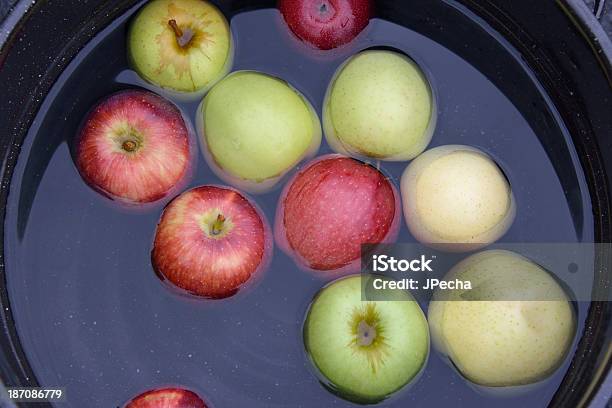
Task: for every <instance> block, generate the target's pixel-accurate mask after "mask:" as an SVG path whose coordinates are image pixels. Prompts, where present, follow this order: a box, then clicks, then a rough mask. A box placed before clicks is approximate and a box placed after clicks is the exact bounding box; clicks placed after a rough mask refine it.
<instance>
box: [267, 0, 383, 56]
mask: <svg viewBox="0 0 612 408" xmlns="http://www.w3.org/2000/svg"><path fill="white" fill-rule="evenodd" d="M278 8H279V9H280V12H281V13H282V15H283V18H284V19H285V21H286V22H287V25H288V26H289V28H290V29H291V31H293V33H294V34H295V35H296V36H298V37H299V38H300V39H301V40H302V41H304V42H306V43H308V44H310V45H312V46H314V47H316V48H319V49H322V50H329V49H332V48H336V47H338V46H340V45H342V44H346V43H348V42H349V41H351V40H352V39H353V38H355V37H356V36H357V34H359V33H360V32H361V31H362V30H363V29H364V28H365V26H367V25H368V22H369V21H370V16H371V15H372V9H373V6H372V1H371V0H279V2H278Z"/></svg>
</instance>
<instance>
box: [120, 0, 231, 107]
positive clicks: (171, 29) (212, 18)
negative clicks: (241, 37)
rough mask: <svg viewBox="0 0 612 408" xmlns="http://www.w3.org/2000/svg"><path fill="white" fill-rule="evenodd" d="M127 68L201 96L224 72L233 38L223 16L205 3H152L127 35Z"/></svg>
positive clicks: (166, 86)
mask: <svg viewBox="0 0 612 408" xmlns="http://www.w3.org/2000/svg"><path fill="white" fill-rule="evenodd" d="M127 45H128V55H129V58H130V61H131V64H132V66H133V67H134V69H135V70H136V72H138V74H139V75H140V76H141V77H142V78H144V79H145V80H146V81H148V82H150V83H152V84H154V85H157V86H159V87H161V88H164V89H166V90H170V91H175V92H178V93H194V95H202V94H203V93H204V92H206V90H208V89H209V88H210V87H211V86H212V85H213V84H214V83H215V82H217V81H218V80H219V79H221V78H223V77H224V76H225V75H227V73H228V72H229V70H230V68H231V65H232V62H233V45H232V34H231V31H230V28H229V25H228V22H227V20H226V19H225V17H224V16H223V14H222V13H221V12H220V11H219V10H218V9H217V8H216V7H215V6H213V5H212V4H210V3H208V2H206V1H204V0H152V1H150V2H148V3H147V4H146V5H145V6H144V7H143V8H142V9H141V10H140V11H139V12H138V14H137V15H136V17H135V18H134V20H133V21H132V23H131V25H130V28H129V33H128V40H127Z"/></svg>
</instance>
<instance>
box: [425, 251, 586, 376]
mask: <svg viewBox="0 0 612 408" xmlns="http://www.w3.org/2000/svg"><path fill="white" fill-rule="evenodd" d="M445 279H446V280H454V279H459V280H468V281H471V286H472V288H473V289H471V290H467V289H466V290H453V291H449V290H436V291H435V292H434V295H433V298H432V301H431V302H430V304H429V316H428V317H429V325H430V330H431V335H432V340H433V343H434V346H435V348H436V349H437V350H438V351H439V352H440V353H441V354H442V355H443V356H445V357H447V358H448V359H449V360H450V361H451V362H452V364H453V365H454V366H455V367H456V368H457V370H458V371H459V372H460V373H461V374H463V375H464V376H465V377H466V378H467V379H468V380H469V381H471V382H473V383H475V384H478V385H481V386H486V387H513V386H523V385H527V384H532V383H536V382H539V381H542V380H544V379H545V378H547V377H548V376H550V375H551V374H552V373H553V372H554V371H555V370H556V369H557V368H558V367H559V366H560V365H561V363H562V362H563V360H564V359H565V357H566V355H567V352H568V350H569V347H570V345H571V344H572V341H573V339H574V335H575V333H576V319H575V314H574V310H573V307H572V305H571V304H570V302H569V298H568V296H567V294H566V293H565V291H564V290H563V288H562V287H561V286H560V285H559V284H558V283H557V281H556V280H555V278H553V277H552V276H551V275H550V274H549V273H548V272H547V271H546V270H544V269H543V268H542V267H540V266H539V265H537V264H536V263H534V262H532V261H531V260H529V259H527V258H525V257H523V256H521V255H519V254H517V253H515V252H511V251H506V250H490V251H483V252H479V253H477V254H475V255H472V256H469V257H468V258H466V259H464V260H463V261H461V262H459V263H458V264H457V265H456V266H454V267H453V268H452V269H451V270H450V271H449V273H448V274H447V276H446V277H445Z"/></svg>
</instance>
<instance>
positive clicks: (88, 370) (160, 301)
mask: <svg viewBox="0 0 612 408" xmlns="http://www.w3.org/2000/svg"><path fill="white" fill-rule="evenodd" d="M423 3H424V4H431V5H432V6H431V7H437V8H438V9H439V8H443V9H444V10H445V12H446V13H449V14H448V15H449V16H451V15H452V16H454V17H453V18H458V19H461V21H462V22H463V24H465V27H472V28H474V29H478V30H481V31H482V38H481V41H483V42H485V43H487V44H489V46H490V47H491V48H492V49H497V50H498V51H499V52H503V53H505V54H504V55H505V58H506V59H507V60H508V61H511V63H504V66H503V73H502V71H501V68H502V67H500V74H499V75H489V76H485V75H484V74H482V73H481V72H480V71H479V70H478V69H476V68H475V67H474V66H473V64H471V63H468V62H467V61H466V60H465V59H463V58H462V56H461V55H458V54H457V53H454V52H451V51H450V50H449V49H448V48H446V47H445V45H444V41H443V39H444V38H445V37H444V36H446V37H447V38H448V41H449V42H453V43H456V42H457V41H458V39H457V35H460V34H457V33H454V32H453V31H452V30H451V29H450V27H443V28H446V32H444V31H443V30H440V32H441V33H442V34H440V36H438V42H435V41H433V40H431V39H429V38H428V37H426V36H423V35H421V34H419V30H420V28H421V26H422V25H423V24H424V23H423V21H421V20H418V19H416V18H415V20H414V21H411V20H410V19H409V17H406V21H404V24H405V25H406V26H408V27H410V28H405V27H402V26H400V25H397V24H395V23H391V22H389V21H386V20H384V19H375V20H373V21H372V23H371V24H370V26H369V28H368V29H367V31H366V32H365V33H364V35H362V36H360V37H359V38H358V40H357V41H356V42H355V43H354V44H352V45H351V46H349V47H347V48H343V49H341V50H336V51H333V52H332V53H330V54H326V56H325V57H316V58H313V57H312V56H309V55H308V52H307V51H306V49H305V48H303V47H302V46H300V45H299V44H297V43H296V42H295V41H294V40H293V38H291V37H289V36H288V35H287V33H286V32H285V31H284V29H283V27H282V24H281V19H280V17H279V14H278V13H277V11H275V10H271V9H264V10H253V11H249V12H244V13H240V14H237V15H235V16H233V17H232V19H231V24H232V29H233V31H234V35H235V40H236V60H235V66H234V69H256V70H261V71H265V72H268V73H271V74H274V75H277V76H280V77H282V78H284V79H286V80H287V81H289V82H290V83H291V84H292V85H293V86H295V87H296V88H298V89H299V90H300V91H302V92H303V93H304V94H305V95H306V96H307V97H308V98H309V99H310V100H311V102H312V103H313V105H314V106H315V108H316V109H317V111H319V112H320V111H321V103H322V100H323V96H324V93H325V89H326V87H327V84H328V81H329V80H330V78H331V77H332V75H333V73H334V71H335V69H336V67H337V66H338V65H339V64H340V63H341V62H342V61H343V60H345V59H346V58H347V57H348V56H350V55H351V54H353V53H354V52H356V51H358V50H360V49H364V48H368V47H372V46H381V45H386V46H393V47H396V48H398V49H400V50H402V51H404V52H406V53H408V54H409V55H411V56H412V57H414V58H415V59H416V60H417V61H418V62H419V63H421V64H422V65H423V67H424V69H425V70H426V71H427V72H428V74H429V75H430V76H431V77H432V79H433V84H434V87H435V90H436V93H437V98H438V110H439V119H438V125H437V129H436V131H435V134H434V137H433V141H432V144H431V145H430V147H434V146H437V145H442V144H449V143H454V144H457V143H459V144H470V145H474V146H477V147H479V148H481V149H483V150H485V151H487V152H488V153H490V154H491V155H492V156H493V157H495V158H496V159H497V160H498V161H499V163H500V165H501V166H502V167H503V169H504V171H505V172H506V173H507V175H508V178H509V179H510V182H511V184H512V187H513V189H514V192H515V195H516V199H517V205H518V213H517V218H516V221H515V222H514V225H513V226H512V228H511V229H510V231H509V232H508V233H507V234H506V236H505V237H504V238H503V241H506V242H579V241H586V242H588V241H592V235H593V231H592V224H593V220H592V218H591V215H590V214H591V209H590V201H589V198H588V195H587V190H586V188H585V184H584V180H583V175H582V173H581V170H580V169H579V167H578V165H577V159H576V155H575V153H574V151H573V148H572V147H571V146H570V147H566V144H568V143H569V136H568V135H567V134H566V133H565V131H564V130H563V127H562V126H561V125H560V124H559V123H558V120H557V119H556V116H555V114H554V112H553V111H552V110H551V108H550V106H549V105H548V104H547V103H546V98H545V97H544V96H540V97H538V98H531V97H530V98H524V99H521V98H514V102H513V101H511V100H510V99H509V98H508V97H507V96H506V94H508V93H517V91H518V93H523V94H525V95H531V94H533V95H539V90H538V89H539V88H538V85H537V84H536V83H535V82H533V81H532V80H531V79H530V73H529V72H528V71H526V70H525V69H524V67H523V65H522V63H521V62H520V59H519V58H518V57H517V58H515V57H514V56H513V55H512V51H511V50H507V51H504V50H505V45H503V44H502V43H500V42H499V40H498V39H496V38H495V37H494V36H490V35H489V34H487V33H486V32H485V31H484V29H480V28H479V27H476V26H478V25H479V24H480V23H479V22H478V21H477V20H476V19H473V18H472V17H470V16H466V15H463V14H462V13H464V12H463V11H462V10H460V9H457V8H455V7H454V6H449V5H446V4H444V3H440V2H437V1H431V2H429V3H427V2H423ZM126 19H127V16H126V17H125V18H123V19H121V20H120V21H117V22H116V23H114V24H113V25H112V26H111V27H109V28H108V29H106V30H105V31H104V32H102V33H101V34H99V35H98V36H97V37H96V38H95V39H94V41H93V42H92V43H90V44H89V45H88V46H87V47H86V48H85V49H84V50H83V51H82V52H81V53H80V54H79V56H78V57H77V58H76V60H75V61H73V63H72V64H71V65H70V67H69V69H68V70H67V71H66V72H65V73H64V74H63V75H62V77H61V78H60V80H59V82H58V83H57V84H56V85H55V87H54V88H53V91H52V92H51V94H50V95H49V97H48V98H47V100H46V101H45V103H44V105H43V108H42V110H41V112H39V114H38V116H37V118H36V121H35V123H34V125H33V127H32V129H31V131H30V133H29V135H28V138H27V140H26V142H25V145H24V146H23V150H22V154H21V157H20V160H19V163H18V166H17V169H16V170H15V175H14V178H13V184H12V186H11V194H10V197H9V204H8V205H9V207H8V212H7V218H6V223H7V225H6V236H5V237H4V239H5V243H6V251H7V252H6V261H7V275H8V285H9V293H10V299H11V305H12V308H13V313H14V316H15V320H16V322H17V329H18V332H19V335H20V339H21V341H22V344H23V347H24V349H25V352H26V354H27V357H28V359H29V361H30V363H31V365H32V367H33V369H34V371H35V373H36V375H37V378H38V380H39V381H40V382H41V384H42V385H43V386H63V387H66V388H67V396H68V402H69V404H66V405H62V406H71V407H112V406H117V405H122V404H123V403H124V402H125V401H126V400H128V399H129V398H131V397H132V396H134V395H136V394H138V393H140V392H142V391H144V390H146V389H149V388H152V387H159V386H163V385H174V384H177V385H183V386H186V387H189V388H191V389H193V390H195V391H197V392H198V393H200V394H201V395H202V396H204V397H205V398H206V399H207V400H208V401H209V402H210V403H211V404H212V405H213V406H214V407H218V408H219V407H251V408H256V407H271V406H278V407H329V406H338V407H348V406H352V404H351V403H348V402H345V401H343V400H341V399H338V398H336V397H334V396H333V395H331V394H330V393H329V392H327V391H326V390H325V389H324V388H323V387H322V386H321V385H320V384H319V383H318V382H317V380H316V378H315V377H314V376H313V375H312V374H311V372H310V366H309V363H308V362H307V360H306V357H305V354H304V351H303V344H302V340H301V325H302V319H303V316H304V313H305V311H306V308H307V306H308V304H309V302H310V301H311V299H312V297H313V296H314V294H315V293H316V292H317V290H318V289H319V288H320V287H321V286H322V285H323V284H324V283H325V282H326V280H325V279H319V278H317V277H313V276H311V275H309V274H307V273H305V272H302V271H300V270H298V269H297V268H296V267H295V266H294V264H293V262H292V261H291V260H290V259H289V258H287V257H286V256H285V255H284V254H282V253H281V252H280V251H279V250H276V251H275V254H274V258H273V261H272V264H271V267H270V269H269V271H268V272H267V274H266V275H265V277H264V278H263V280H262V281H261V283H260V284H259V285H258V286H256V287H255V288H253V289H252V290H251V291H249V292H248V293H242V294H240V295H239V296H237V297H235V298H230V299H228V300H224V301H196V300H193V299H185V298H182V297H179V296H177V295H176V294H174V293H171V292H170V291H168V290H167V288H166V287H165V286H164V285H162V284H161V283H160V281H159V279H158V278H157V277H156V275H155V274H154V272H153V269H152V267H151V265H150V249H151V242H152V239H153V234H154V230H155V226H156V222H157V220H158V217H159V215H160V212H161V209H162V205H161V204H160V205H157V206H155V207H153V208H149V209H148V210H147V211H145V212H134V211H125V210H121V209H119V208H117V206H116V205H114V204H113V203H111V202H110V201H109V200H106V199H104V198H102V197H101V196H99V195H98V194H97V193H95V192H94V191H92V190H91V189H90V188H89V187H87V186H86V185H85V184H84V183H83V181H82V180H81V178H80V176H79V175H78V173H77V171H76V168H75V166H74V164H73V161H72V159H71V156H70V149H69V142H70V140H71V138H72V137H73V135H74V134H75V132H76V130H77V128H78V125H79V122H80V121H81V119H82V117H83V115H84V114H85V113H86V111H87V110H88V109H89V108H90V107H91V105H92V104H94V103H95V102H96V101H97V100H98V99H100V98H101V97H104V96H105V95H107V94H109V93H110V92H112V91H115V90H118V89H121V88H125V87H128V86H133V85H128V84H126V82H127V83H132V84H134V83H138V81H137V77H136V76H135V74H133V73H131V72H129V71H127V62H126V57H125V44H124V38H125V21H126ZM466 41H467V39H466ZM468 49H469V44H468V43H466V52H467V50H468ZM455 51H456V50H455ZM472 51H473V50H472ZM482 52H483V55H482V58H483V60H484V59H487V58H494V57H492V56H491V55H489V54H486V52H487V51H486V49H484V48H483V51H482ZM489 78H493V80H491V79H489ZM513 87H519V88H520V89H518V90H517V89H514V91H512V88H513ZM502 90H503V91H502ZM180 106H181V107H182V108H183V109H184V111H185V112H186V113H187V114H188V115H189V116H190V117H191V118H192V119H193V117H194V112H195V108H196V106H197V102H196V103H191V104H180ZM535 128H537V129H538V135H536V133H535V132H534V130H533V129H535ZM550 140H554V143H549V142H547V141H550ZM545 146H546V147H545ZM327 151H329V149H328V147H327V146H326V145H325V144H324V145H323V146H322V149H321V151H320V153H324V152H327ZM553 160H554V162H555V166H556V169H557V170H555V166H553V164H552V163H553ZM405 166H406V163H382V167H383V168H384V170H385V172H386V173H387V174H390V175H392V177H393V180H394V182H395V183H396V185H397V182H398V179H399V177H400V175H401V172H402V171H403V169H404V168H405ZM207 183H220V181H219V180H218V179H217V178H216V177H215V176H214V175H213V174H212V172H211V171H210V170H209V169H208V168H207V166H206V164H205V162H204V160H203V159H202V158H201V156H200V157H199V161H198V164H197V169H196V172H195V177H194V179H193V180H192V182H191V185H192V186H195V185H201V184H207ZM255 199H256V200H257V202H258V204H259V205H260V206H261V207H262V209H263V210H264V211H265V213H266V214H267V216H268V219H269V220H272V219H273V213H274V210H275V207H276V202H277V200H278V191H273V192H271V193H268V194H265V195H260V196H256V197H255ZM413 241H414V240H413V238H412V237H411V236H410V234H409V232H408V230H407V228H406V226H405V225H402V229H401V235H400V239H399V242H413ZM585 278H589V279H590V277H585ZM422 306H423V308H424V309H425V310H426V304H423V305H422ZM587 306H588V304H579V305H578V309H579V314H578V319H579V321H578V328H579V331H581V330H582V327H583V322H584V319H585V317H586V312H587ZM566 367H567V362H566V364H565V365H564V366H563V367H562V368H561V369H560V370H559V371H558V372H557V373H556V374H555V375H554V376H553V377H552V378H551V379H550V380H549V381H548V382H547V383H546V384H544V385H543V386H542V387H541V388H539V389H538V390H536V391H535V392H532V393H529V394H527V395H524V396H521V397H515V398H504V399H496V398H494V397H491V396H484V395H482V394H479V393H478V392H476V391H475V390H473V389H472V388H470V387H469V386H468V385H466V383H465V382H464V381H463V380H462V379H461V377H459V376H458V375H457V374H456V373H455V372H453V370H451V369H450V368H449V367H448V366H447V365H446V364H444V363H443V361H442V360H441V359H440V358H439V356H438V355H436V354H435V352H432V354H431V355H430V358H429V362H428V365H427V368H426V370H425V371H424V374H423V376H422V378H421V379H420V381H419V382H417V383H416V384H415V385H414V386H413V387H412V388H410V389H409V390H405V391H402V392H401V393H399V394H398V395H397V396H395V397H394V398H392V399H391V400H389V401H387V402H386V403H384V404H381V405H383V406H389V407H407V406H411V407H420V406H428V407H429V406H442V405H446V404H452V405H453V406H457V407H472V406H476V405H493V404H495V405H496V406H500V407H502V406H507V407H511V406H512V407H514V406H525V407H526V406H534V407H535V406H544V405H546V404H547V402H548V401H549V400H550V398H551V396H552V394H553V393H554V391H555V390H556V388H557V387H558V384H559V383H560V381H561V377H562V374H563V372H564V370H565V368H566Z"/></svg>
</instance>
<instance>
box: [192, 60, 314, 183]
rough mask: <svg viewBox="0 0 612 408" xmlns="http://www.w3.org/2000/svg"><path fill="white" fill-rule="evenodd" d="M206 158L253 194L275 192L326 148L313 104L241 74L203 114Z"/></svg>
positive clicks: (212, 96)
mask: <svg viewBox="0 0 612 408" xmlns="http://www.w3.org/2000/svg"><path fill="white" fill-rule="evenodd" d="M197 124H198V133H199V134H200V138H201V142H202V146H203V151H204V156H205V158H206V161H207V162H208V164H209V166H210V167H211V168H212V169H213V171H214V172H215V173H216V174H217V175H218V176H219V177H220V178H221V179H223V180H224V181H225V182H227V183H229V184H232V185H234V186H236V187H238V188H241V189H244V190H247V191H251V192H264V191H267V190H269V189H271V188H272V187H273V186H274V185H275V184H276V183H277V182H278V181H279V179H280V178H281V177H282V176H283V175H284V174H285V173H287V172H288V171H289V170H291V169H292V168H293V167H294V166H295V165H296V164H298V163H299V162H300V161H301V160H302V159H304V158H308V157H311V156H313V155H314V154H315V153H316V152H317V150H318V149H319V146H320V144H321V124H320V123H319V118H318V116H317V114H316V113H315V111H314V109H313V107H312V105H311V104H310V103H309V102H308V100H306V98H305V97H304V96H302V95H301V94H300V93H299V92H298V91H297V90H295V89H293V88H292V87H291V86H289V85H288V84H287V83H286V82H284V81H282V80H280V79H278V78H275V77H272V76H270V75H266V74H262V73H259V72H254V71H238V72H234V73H232V74H231V75H229V76H228V77H227V78H225V79H223V80H222V81H221V82H219V83H218V84H217V85H216V86H215V87H214V88H213V89H211V91H210V92H209V93H208V95H206V98H204V100H203V101H202V104H201V107H200V111H199V113H198V121H197Z"/></svg>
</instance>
